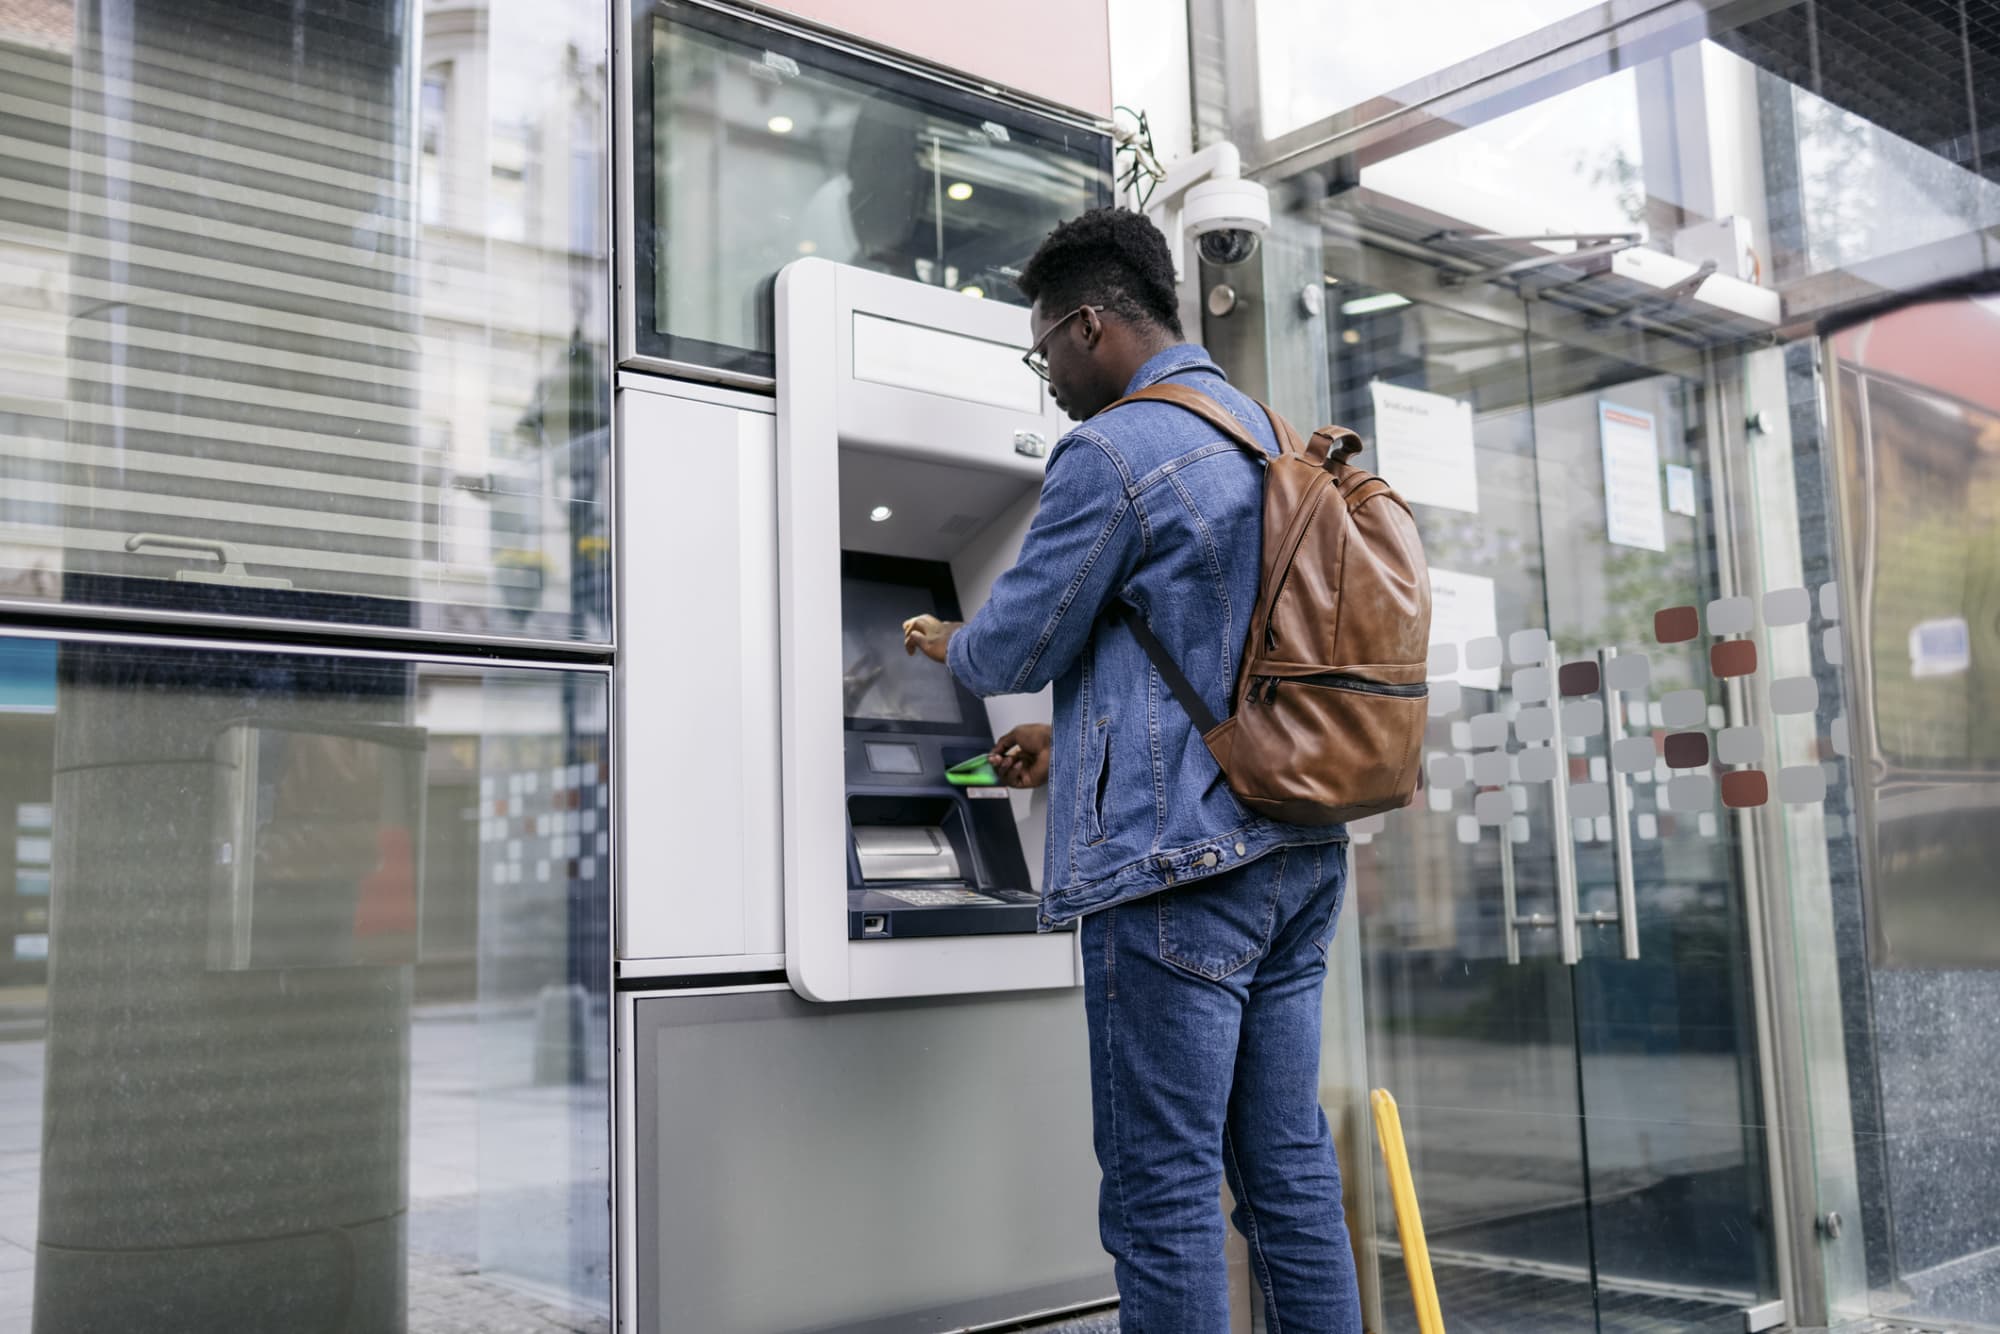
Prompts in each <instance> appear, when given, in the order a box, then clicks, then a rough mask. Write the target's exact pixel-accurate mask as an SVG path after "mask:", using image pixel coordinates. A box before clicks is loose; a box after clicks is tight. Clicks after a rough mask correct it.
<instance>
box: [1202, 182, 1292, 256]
mask: <svg viewBox="0 0 2000 1334" xmlns="http://www.w3.org/2000/svg"><path fill="white" fill-rule="evenodd" d="M1181 219H1182V225H1183V226H1184V227H1185V228H1186V229H1187V234H1188V237H1189V239H1191V240H1192V241H1193V242H1194V243H1195V249H1196V250H1198V251H1199V252H1200V254H1201V257H1202V259H1203V260H1205V261H1206V262H1208V263H1210V264H1214V265H1218V266H1224V265H1233V264H1241V263H1243V262H1244V261H1245V260H1247V259H1249V258H1250V257H1251V256H1252V255H1254V254H1256V253H1257V238H1258V237H1260V236H1262V235H1263V234H1264V233H1265V232H1268V231H1269V230H1271V196H1270V192H1269V191H1267V190H1266V189H1265V188H1264V187H1263V186H1261V185H1259V184H1257V182H1255V181H1246V180H1244V179H1243V178H1242V177H1240V176H1221V177H1211V178H1210V179H1208V180H1205V181H1203V182H1201V183H1200V184H1199V185H1196V186H1193V187H1192V188H1190V189H1189V190H1188V192H1187V198H1186V200H1185V202H1184V203H1183V204H1182V205H1181Z"/></svg>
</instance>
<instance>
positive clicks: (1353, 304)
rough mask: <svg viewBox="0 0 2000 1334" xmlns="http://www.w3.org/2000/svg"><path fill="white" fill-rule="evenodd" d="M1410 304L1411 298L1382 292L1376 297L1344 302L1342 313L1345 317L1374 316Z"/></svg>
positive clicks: (1341, 308)
mask: <svg viewBox="0 0 2000 1334" xmlns="http://www.w3.org/2000/svg"><path fill="white" fill-rule="evenodd" d="M1409 304H1410V298H1408V297H1406V296H1400V295H1398V294H1397V293H1395V292H1382V293H1379V294H1377V295H1375V296H1364V297H1360V298H1358V299H1356V300H1353V301H1343V302H1342V303H1341V305H1340V313H1341V314H1343V315H1373V314H1376V313H1377V312H1379V311H1384V310H1395V309H1397V308H1398V307H1401V306H1407V305H1409Z"/></svg>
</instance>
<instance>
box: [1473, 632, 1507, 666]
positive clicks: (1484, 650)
mask: <svg viewBox="0 0 2000 1334" xmlns="http://www.w3.org/2000/svg"><path fill="white" fill-rule="evenodd" d="M1500 650H1501V645H1500V637H1499V636H1498V635H1488V636H1487V637H1486V638H1484V639H1475V640H1473V641H1472V642H1471V643H1470V644H1467V645H1466V646H1465V665H1466V666H1467V667H1470V668H1472V669H1474V670H1475V671H1484V670H1485V669H1487V668H1489V667H1498V666H1499V665H1500Z"/></svg>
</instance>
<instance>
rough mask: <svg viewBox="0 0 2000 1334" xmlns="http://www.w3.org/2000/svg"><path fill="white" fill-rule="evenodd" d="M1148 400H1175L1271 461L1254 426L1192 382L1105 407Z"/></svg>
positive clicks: (1132, 396) (1152, 389)
mask: <svg viewBox="0 0 2000 1334" xmlns="http://www.w3.org/2000/svg"><path fill="white" fill-rule="evenodd" d="M1148 400H1150V401H1152V402H1155V403H1171V404H1173V405H1174V406H1175V407H1177V408H1183V409H1185V410H1187V411H1189V412H1192V413H1193V414H1194V415H1195V416H1197V417H1199V418H1201V419H1202V420H1203V421H1205V422H1207V423H1208V424H1209V425H1210V426H1213V427H1214V428H1215V429H1216V430H1218V431H1220V432H1222V434H1223V435H1225V436H1227V437H1228V438H1229V439H1231V440H1233V441H1235V442H1236V444H1237V445H1238V446H1239V447H1241V448H1243V449H1245V450H1247V451H1249V452H1250V453H1251V454H1252V455H1254V456H1256V459H1257V461H1258V462H1259V463H1269V462H1270V461H1271V451H1270V450H1268V449H1265V448H1264V447H1263V446H1262V445H1260V444H1258V443H1257V437H1255V436H1253V435H1251V434H1250V428H1248V427H1247V426H1245V425H1244V424H1243V423H1242V422H1240V421H1238V420H1237V419H1236V414H1235V413H1233V412H1231V411H1230V410H1229V409H1228V408H1225V407H1223V406H1222V404H1220V403H1218V402H1216V401H1215V400H1214V399H1212V398H1210V397H1209V396H1208V395H1207V394H1204V393H1202V392H1201V390H1199V389H1195V388H1191V387H1190V386H1188V385H1184V384H1155V385H1148V386H1147V387H1146V388H1144V389H1141V390H1140V391H1139V392H1138V393H1136V394H1127V395H1126V396H1125V397H1124V398H1121V399H1119V400H1118V402H1116V403H1113V404H1112V405H1111V407H1110V408H1106V409H1104V410H1105V411H1106V412H1109V411H1111V408H1115V407H1119V406H1122V405H1123V404H1126V403H1140V402H1145V401H1148ZM1264 411H1265V412H1266V413H1267V414H1269V416H1270V417H1271V420H1272V422H1273V424H1274V425H1275V424H1276V422H1277V421H1278V415H1277V414H1276V413H1274V412H1271V410H1270V409H1269V408H1265V409H1264ZM1279 438H1280V439H1281V440H1282V439H1283V438H1284V437H1283V435H1282V433H1281V434H1280V436H1279Z"/></svg>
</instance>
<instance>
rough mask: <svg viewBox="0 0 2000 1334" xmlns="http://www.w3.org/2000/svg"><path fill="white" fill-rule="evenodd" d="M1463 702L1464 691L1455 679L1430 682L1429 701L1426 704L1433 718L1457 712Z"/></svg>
mask: <svg viewBox="0 0 2000 1334" xmlns="http://www.w3.org/2000/svg"><path fill="white" fill-rule="evenodd" d="M1464 703H1465V692H1464V691H1463V690H1461V689H1460V688H1459V684H1458V682H1456V681H1433V682H1431V694H1430V702H1429V704H1428V705H1427V706H1426V707H1427V708H1428V710H1429V712H1430V715H1431V717H1433V718H1443V717H1447V716H1449V715H1451V714H1454V713H1457V712H1458V710H1459V706H1460V705H1462V704H1464Z"/></svg>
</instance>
